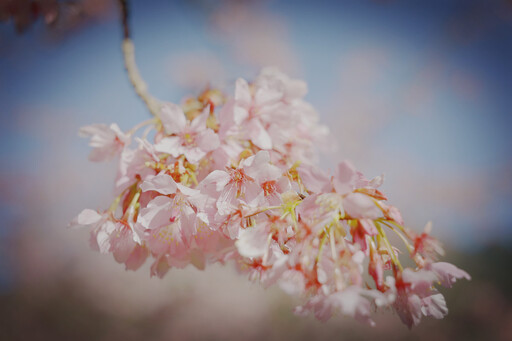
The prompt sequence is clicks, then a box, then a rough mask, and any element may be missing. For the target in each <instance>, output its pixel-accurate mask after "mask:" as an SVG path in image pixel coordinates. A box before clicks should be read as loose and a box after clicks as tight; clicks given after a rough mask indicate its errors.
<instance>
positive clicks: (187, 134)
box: [155, 103, 219, 163]
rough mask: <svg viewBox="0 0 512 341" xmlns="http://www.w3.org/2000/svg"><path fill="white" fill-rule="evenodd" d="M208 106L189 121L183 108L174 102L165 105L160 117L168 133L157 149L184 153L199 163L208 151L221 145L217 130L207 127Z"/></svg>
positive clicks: (177, 153)
mask: <svg viewBox="0 0 512 341" xmlns="http://www.w3.org/2000/svg"><path fill="white" fill-rule="evenodd" d="M209 111H210V110H209V109H208V107H207V108H205V110H203V113H202V114H200V115H199V116H197V117H196V118H195V119H194V120H192V122H188V121H187V119H186V117H185V114H184V113H183V110H182V109H181V108H180V107H179V106H177V105H176V104H173V103H167V104H166V105H164V106H163V108H162V112H161V115H160V119H161V121H162V125H163V127H164V131H165V133H166V134H168V135H170V136H167V137H164V138H163V139H162V140H161V141H160V142H159V143H157V144H156V145H155V150H156V151H158V152H161V153H168V154H170V155H172V156H174V157H178V156H180V155H184V156H185V157H186V158H187V160H188V161H189V162H191V163H197V162H199V160H201V159H202V158H203V157H204V156H205V155H206V154H207V153H208V152H210V151H213V150H215V149H217V148H218V147H219V138H218V136H217V135H216V134H215V132H214V131H213V130H211V129H209V128H207V127H206V120H207V119H208V116H209Z"/></svg>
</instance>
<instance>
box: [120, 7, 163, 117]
mask: <svg viewBox="0 0 512 341" xmlns="http://www.w3.org/2000/svg"><path fill="white" fill-rule="evenodd" d="M119 5H120V7H121V19H122V20H121V21H122V25H123V45H122V50H123V56H124V65H125V68H126V71H127V73H128V77H129V79H130V83H131V84H132V86H133V88H134V90H135V93H137V95H138V96H139V97H140V98H141V99H142V101H144V103H145V104H146V106H147V107H148V109H149V112H150V113H151V114H152V115H153V116H155V117H158V115H159V112H160V106H161V104H160V101H159V100H157V99H156V98H155V97H153V96H152V95H151V94H150V93H149V92H148V86H147V84H146V83H145V82H144V80H143V79H142V77H141V75H140V73H139V69H138V68H137V64H136V63H135V46H134V44H133V41H132V39H131V36H130V26H129V22H128V20H129V7H128V1H127V0H119Z"/></svg>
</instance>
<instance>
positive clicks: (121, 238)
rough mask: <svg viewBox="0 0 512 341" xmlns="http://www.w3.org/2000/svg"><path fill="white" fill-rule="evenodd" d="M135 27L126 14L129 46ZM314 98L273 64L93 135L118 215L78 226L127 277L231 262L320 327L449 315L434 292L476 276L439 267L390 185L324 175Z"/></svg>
mask: <svg viewBox="0 0 512 341" xmlns="http://www.w3.org/2000/svg"><path fill="white" fill-rule="evenodd" d="M121 3H122V4H124V7H123V10H124V11H126V3H125V2H124V1H121ZM126 21H127V12H125V13H124V15H123V22H125V33H124V34H125V43H126V42H127V41H128V42H130V41H129V30H128V27H127V24H126ZM130 44H131V42H130ZM130 46H132V45H130ZM131 51H132V52H133V49H132V50H131ZM130 58H131V59H130ZM130 58H128V59H129V61H131V62H133V54H131V57H130ZM127 64H129V63H127ZM131 65H132V66H134V65H135V64H134V63H132V64H131ZM127 68H128V67H127ZM135 70H136V68H135ZM131 72H132V73H131V76H130V78H131V79H132V78H133V77H134V76H133V69H132V71H131ZM129 73H130V69H129ZM135 75H136V76H138V73H137V72H136V73H135ZM135 78H137V77H135ZM139 81H140V79H139ZM132 82H133V83H137V84H139V86H140V83H139V82H138V81H135V82H134V81H133V80H132ZM135 88H136V91H138V93H139V92H140V91H141V88H140V87H139V88H138V87H137V86H135ZM137 89H138V90H137ZM142 89H143V90H144V91H145V87H143V88H142ZM306 92H307V86H306V83H304V82H303V81H300V80H296V79H291V78H289V77H288V76H286V75H285V74H283V73H281V72H280V71H278V70H276V69H271V68H266V69H264V70H263V71H262V72H261V73H260V75H259V76H258V77H257V78H256V80H255V81H254V82H252V83H249V82H247V81H245V80H244V79H241V78H240V79H238V80H237V81H236V84H235V92H234V94H233V95H228V94H224V93H222V92H221V91H220V90H219V89H207V90H205V91H204V92H203V93H201V94H200V95H199V96H198V97H196V98H188V99H186V100H185V101H184V102H183V103H182V104H181V105H177V104H173V103H166V104H164V105H162V106H161V109H160V110H159V111H155V113H154V115H155V116H156V119H152V120H149V121H146V122H143V123H141V124H138V125H136V126H135V127H134V128H132V129H131V130H128V131H127V132H123V131H121V130H120V129H119V127H118V126H117V125H116V124H112V125H110V126H107V125H92V126H87V127H84V128H82V129H81V130H80V133H81V135H82V136H86V137H90V138H91V140H90V146H91V147H92V148H93V150H92V152H91V154H90V159H91V160H92V161H103V160H108V159H112V158H114V157H118V158H119V167H118V173H117V174H118V175H117V178H116V182H115V195H114V196H115V199H114V200H113V201H112V204H111V205H110V207H109V208H108V209H105V210H99V211H96V210H91V209H85V210H83V211H82V212H81V213H80V214H79V215H78V216H77V217H76V219H75V220H74V221H73V222H72V226H74V227H84V226H86V227H90V228H91V238H90V242H91V246H92V247H93V248H94V249H96V250H98V251H100V252H102V253H111V254H113V256H114V258H115V260H116V261H117V262H119V263H123V264H125V266H126V269H130V270H136V269H138V268H139V267H140V266H141V265H142V264H144V263H145V262H146V261H147V260H150V261H151V263H152V264H151V270H150V271H151V275H152V276H153V275H154V276H159V277H163V276H164V275H165V274H166V273H167V272H168V271H169V270H170V269H171V268H183V267H185V266H187V265H189V264H191V265H193V266H195V267H197V268H198V269H204V268H205V267H206V266H208V265H209V264H212V263H222V264H225V263H226V262H228V261H231V262H233V263H235V264H236V266H237V269H238V270H239V271H240V272H241V273H245V274H247V275H248V276H249V278H251V279H253V280H257V281H259V282H261V283H262V284H263V285H264V286H269V285H273V284H277V285H279V286H280V287H281V288H282V289H283V290H284V291H285V292H286V293H288V294H290V295H294V296H298V297H299V298H300V299H301V302H302V303H301V304H300V305H299V306H297V307H296V308H295V313H297V314H300V315H303V314H309V313H312V314H314V315H315V316H316V317H317V318H318V319H320V320H323V321H325V320H327V319H329V318H330V317H331V316H332V315H333V314H335V313H342V314H344V315H349V316H352V317H354V318H355V319H357V320H359V321H362V322H366V323H369V324H372V325H373V321H372V318H371V313H372V311H373V310H374V308H385V307H391V308H393V309H394V310H395V311H396V312H397V313H398V315H399V316H400V318H401V320H402V321H403V322H404V323H405V324H406V325H408V326H409V327H411V326H413V325H416V324H418V323H419V321H420V319H421V318H422V316H431V317H434V318H443V317H444V316H445V315H446V314H447V312H448V310H447V307H446V302H445V300H444V297H443V295H442V294H441V293H439V291H438V290H437V288H436V285H443V286H446V287H451V286H452V285H453V284H454V282H455V281H456V280H457V279H460V278H466V279H470V276H469V275H468V274H467V273H466V272H465V271H463V270H461V269H459V268H457V267H456V266H454V265H452V264H449V263H445V262H439V261H438V257H439V256H442V255H443V249H442V247H441V245H440V243H439V241H437V240H436V239H435V238H433V237H432V236H431V235H430V229H431V227H430V224H427V227H426V229H425V231H424V232H423V233H422V234H417V233H415V232H414V231H412V230H411V229H409V228H407V227H405V226H404V222H403V220H402V216H401V214H400V212H399V210H398V209H397V208H396V207H394V206H392V205H390V204H388V203H387V197H386V195H384V193H382V192H381V191H380V190H379V187H380V186H381V184H382V182H383V178H382V177H380V176H379V177H376V178H373V179H371V180H370V179H367V178H366V177H364V176H363V174H361V173H360V172H358V171H357V170H356V169H355V167H354V166H353V165H352V164H351V163H350V162H348V161H345V162H342V163H340V164H339V165H338V167H337V168H336V169H335V171H334V172H333V173H332V174H329V173H327V172H325V171H324V170H323V169H321V168H319V167H318V166H317V164H316V158H315V155H316V146H318V145H321V144H325V143H326V139H325V138H326V136H327V134H328V130H327V128H326V127H324V126H321V125H319V124H318V119H317V113H316V111H315V110H314V109H313V107H312V106H311V105H310V104H309V103H307V102H306V101H305V100H304V96H305V94H306ZM146 95H147V94H146ZM139 96H141V97H142V98H143V99H144V98H152V97H144V95H140V94H139ZM147 103H149V102H147ZM148 107H150V105H149V104H148ZM150 110H156V107H150ZM146 126H147V127H146ZM143 127H146V128H145V130H144V131H143V132H142V133H139V131H140V130H141V128H143ZM150 130H152V131H153V132H154V134H151V135H149V132H150ZM147 136H153V140H152V141H151V142H150V141H148V140H147ZM389 234H396V235H397V236H398V237H399V240H400V241H401V243H403V244H404V247H405V250H404V253H401V251H400V248H399V247H397V246H396V245H393V244H392V242H391V241H392V239H390V238H389V236H388V235H389ZM404 258H409V259H410V260H411V261H409V262H404ZM408 263H411V264H414V266H412V267H408V266H405V265H404V264H408Z"/></svg>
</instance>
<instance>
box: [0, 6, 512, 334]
mask: <svg viewBox="0 0 512 341" xmlns="http://www.w3.org/2000/svg"><path fill="white" fill-rule="evenodd" d="M130 3H131V14H132V16H131V27H132V35H133V40H134V42H135V46H136V57H137V62H138V65H139V68H140V70H141V73H142V75H143V77H144V78H145V80H146V81H147V83H148V84H149V88H150V92H151V93H152V94H154V95H155V96H156V97H158V98H160V99H165V100H169V101H173V102H179V101H180V100H181V99H182V98H183V97H184V96H186V95H191V94H196V93H197V92H198V91H200V90H201V89H202V88H204V87H205V86H206V85H207V84H210V85H213V86H219V87H221V88H225V89H231V88H230V86H232V83H233V82H234V81H235V79H236V78H237V77H244V78H246V79H252V78H253V77H254V76H255V75H256V74H257V72H258V70H259V69H260V68H261V67H262V66H266V65H275V66H278V67H280V68H281V69H282V70H284V71H286V72H287V73H289V74H290V75H291V76H293V77H298V78H302V79H305V80H306V81H307V82H308V85H309V89H310V91H309V94H308V95H307V100H308V101H310V102H311V103H312V104H313V105H314V106H315V107H316V108H317V110H318V111H319V113H320V118H321V121H322V122H323V123H324V124H327V125H328V126H329V127H330V129H331V132H332V134H333V136H334V139H333V141H335V142H333V145H332V146H329V147H332V148H329V149H331V151H330V152H329V153H326V154H324V155H322V166H323V167H325V168H331V169H332V168H333V167H334V165H336V164H337V163H338V162H339V161H341V160H343V159H350V160H352V161H353V163H354V164H355V165H356V167H357V168H359V169H360V170H361V171H362V172H363V173H364V174H365V175H367V176H368V177H373V176H376V175H380V174H382V173H383V174H384V175H385V179H386V180H385V184H384V187H383V190H384V191H385V193H387V195H388V197H389V198H390V202H391V203H393V204H395V205H396V206H398V207H399V208H400V209H401V211H402V213H403V215H404V218H405V220H406V223H408V225H409V226H411V227H414V228H415V229H416V230H418V231H420V230H421V229H422V228H423V226H424V225H425V223H426V222H427V221H429V220H431V221H432V222H433V226H434V230H433V234H434V235H435V236H436V237H438V238H440V239H441V240H442V241H443V242H444V244H445V248H446V249H447V253H448V254H447V257H446V259H447V260H449V261H452V262H454V263H455V264H456V265H457V266H459V267H461V268H463V269H465V270H467V271H468V272H469V273H470V274H471V275H472V276H473V280H472V281H471V282H459V283H457V284H456V286H455V288H453V289H451V290H446V291H443V293H445V295H446V297H447V302H448V307H449V309H450V313H449V315H448V316H447V318H445V319H444V320H428V319H424V321H423V322H422V323H421V325H420V326H419V327H417V328H414V329H413V330H412V331H409V330H407V328H406V327H405V326H404V325H402V324H401V322H400V321H399V318H398V317H397V316H395V315H394V314H393V313H392V312H388V313H383V314H378V315H377V316H376V322H377V326H376V327H375V328H371V327H368V326H366V325H362V324H359V323H357V322H355V321H353V320H351V319H348V318H343V317H338V318H333V319H332V320H331V321H329V322H328V323H325V324H324V323H320V322H318V321H316V320H315V319H314V318H299V317H295V316H294V315H293V313H292V307H293V304H294V302H292V300H291V299H290V298H288V297H287V296H286V295H285V294H283V293H281V292H280V291H279V289H277V288H271V289H267V290H264V289H262V288H261V287H260V286H259V285H258V284H255V283H250V282H249V281H247V279H246V278H244V277H243V276H239V275H238V274H236V272H235V271H234V269H232V268H231V267H229V266H228V267H220V266H213V267H211V268H209V269H207V270H206V271H203V272H201V271H198V270H196V269H192V268H187V269H184V270H173V271H171V272H170V273H169V274H168V275H167V276H166V278H164V279H163V280H160V279H156V278H149V269H148V267H143V268H142V269H140V270H139V271H137V272H127V271H125V270H124V267H123V266H122V265H119V264H117V263H115V261H114V259H113V258H112V257H111V256H106V255H101V254H98V253H95V252H93V251H91V250H90V249H89V247H88V232H87V231H70V230H68V229H66V226H67V224H68V222H69V221H70V220H71V219H72V218H73V217H74V216H75V215H76V214H77V213H79V212H80V211H81V210H82V209H83V208H86V207H87V208H93V209H99V208H103V207H105V206H107V205H108V204H109V203H110V201H111V191H112V188H113V179H114V177H115V168H116V165H115V162H113V163H109V164H93V163H90V162H88V161H87V155H88V151H89V149H88V147H87V141H86V140H84V139H80V138H78V136H77V131H78V129H79V127H81V126H83V125H87V124H91V123H112V122H117V123H118V124H119V125H120V126H121V128H123V129H129V128H130V127H132V126H133V125H135V124H136V123H138V122H140V121H142V120H144V119H146V118H148V117H149V116H148V115H149V114H148V112H147V110H146V109H145V107H144V106H143V104H142V103H141V101H140V100H139V99H138V98H137V97H136V96H135V94H134V92H133V90H132V88H131V87H130V84H129V82H128V79H127V76H126V74H125V73H124V68H123V64H122V55H121V51H120V44H121V36H122V35H121V26H120V23H119V10H118V7H117V3H116V2H115V1H108V0H82V1H56V0H15V1H14V0H0V103H1V107H0V115H1V116H0V159H1V160H2V161H1V162H0V218H1V224H0V339H1V340H29V339H30V340H139V339H143V338H144V339H146V340H171V339H175V340H203V339H207V340H245V339H247V340H259V339H264V340H283V339H287V340H288V339H289V340H293V339H298V340H301V339H304V340H328V339H337V340H366V339H375V338H378V339H379V340H427V339H428V340H433V339H435V340H454V339H460V340H512V291H511V288H512V275H511V270H510V268H511V266H510V264H511V261H512V244H511V239H512V223H511V221H512V177H511V175H512V174H511V173H512V152H511V150H512V137H511V127H512V109H511V108H512V96H511V95H512V2H511V1H509V0H507V1H505V0H479V1H476V0H446V1H432V0H431V1H405V0H379V1H378V0H373V1H370V0H357V1H356V0H353V1H341V0H340V1H334V0H333V1H327V0H316V1H306V0H289V1H285V0H283V1H280V0H273V1H272V0H268V1H265V0H259V1H256V0H254V1H243V0H232V1H227V0H223V1H221V0H188V1H187V0H175V1H171V0H168V1H149V0H148V1H142V0H140V1H131V2H130Z"/></svg>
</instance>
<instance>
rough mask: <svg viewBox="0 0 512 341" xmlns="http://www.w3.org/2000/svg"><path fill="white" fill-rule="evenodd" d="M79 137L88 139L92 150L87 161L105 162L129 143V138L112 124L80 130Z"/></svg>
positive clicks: (95, 125)
mask: <svg viewBox="0 0 512 341" xmlns="http://www.w3.org/2000/svg"><path fill="white" fill-rule="evenodd" d="M79 135H80V136H81V137H90V138H91V140H90V142H89V146H91V147H92V148H93V150H92V151H91V153H90V154H89V160H91V161H95V162H99V161H107V160H110V159H112V158H113V157H114V156H116V155H118V154H119V153H120V152H121V150H123V148H124V147H125V145H127V144H128V143H129V141H130V137H129V135H127V134H124V133H123V132H122V131H121V129H119V127H118V125H117V124H115V123H112V124H111V125H110V126H107V125H105V124H93V125H90V126H86V127H82V128H80V131H79Z"/></svg>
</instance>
